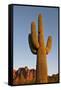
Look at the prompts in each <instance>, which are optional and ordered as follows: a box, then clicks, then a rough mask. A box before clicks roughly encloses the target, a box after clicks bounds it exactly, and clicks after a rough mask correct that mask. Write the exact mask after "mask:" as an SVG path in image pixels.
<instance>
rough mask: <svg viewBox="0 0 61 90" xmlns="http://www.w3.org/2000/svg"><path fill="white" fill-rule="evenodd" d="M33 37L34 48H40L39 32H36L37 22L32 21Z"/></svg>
mask: <svg viewBox="0 0 61 90" xmlns="http://www.w3.org/2000/svg"><path fill="white" fill-rule="evenodd" d="M31 38H32V43H33V45H34V48H36V49H38V48H39V43H38V37H37V33H36V24H35V22H32V24H31Z"/></svg>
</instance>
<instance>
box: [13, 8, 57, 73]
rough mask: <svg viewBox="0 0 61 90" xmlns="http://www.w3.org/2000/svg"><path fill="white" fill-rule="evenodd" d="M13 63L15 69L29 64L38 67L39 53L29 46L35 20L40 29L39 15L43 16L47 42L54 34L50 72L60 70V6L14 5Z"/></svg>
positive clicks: (49, 65) (50, 56) (49, 56)
mask: <svg viewBox="0 0 61 90" xmlns="http://www.w3.org/2000/svg"><path fill="white" fill-rule="evenodd" d="M13 10H14V11H13V30H14V33H13V39H14V40H13V64H14V67H13V68H15V69H18V68H19V67H24V66H28V67H29V68H35V69H36V60H37V55H34V54H32V52H31V51H30V48H29V43H28V35H29V33H30V32H31V22H32V21H34V20H35V22H36V31H38V15H39V14H42V16H43V25H44V39H45V44H46V42H47V39H48V36H49V35H51V36H52V39H53V40H52V50H51V52H50V53H49V54H48V55H47V63H48V74H49V75H51V74H54V73H57V72H58V8H47V7H46V8H45V7H29V6H14V9H13Z"/></svg>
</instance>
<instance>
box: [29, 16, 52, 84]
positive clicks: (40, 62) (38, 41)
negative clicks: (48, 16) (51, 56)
mask: <svg viewBox="0 0 61 90" xmlns="http://www.w3.org/2000/svg"><path fill="white" fill-rule="evenodd" d="M28 39H29V45H30V49H31V51H32V53H33V54H37V63H36V83H48V68H47V57H46V54H48V53H49V52H50V50H51V47H52V37H51V36H49V37H48V40H47V45H46V46H45V42H44V31H43V22H42V15H39V16H38V36H37V33H36V23H35V21H33V22H32V24H31V34H29V38H28Z"/></svg>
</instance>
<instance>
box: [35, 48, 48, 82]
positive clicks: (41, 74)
mask: <svg viewBox="0 0 61 90" xmlns="http://www.w3.org/2000/svg"><path fill="white" fill-rule="evenodd" d="M47 76H48V71H47V58H46V53H45V50H43V51H41V47H39V49H38V52H37V64H36V83H47V82H48V78H47Z"/></svg>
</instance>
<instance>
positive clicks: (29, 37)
mask: <svg viewBox="0 0 61 90" xmlns="http://www.w3.org/2000/svg"><path fill="white" fill-rule="evenodd" d="M28 42H29V46H30V50H31V52H32V53H33V54H37V50H36V49H35V48H34V46H33V43H32V38H31V34H29V36H28Z"/></svg>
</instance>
